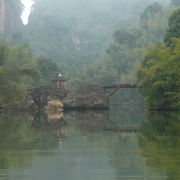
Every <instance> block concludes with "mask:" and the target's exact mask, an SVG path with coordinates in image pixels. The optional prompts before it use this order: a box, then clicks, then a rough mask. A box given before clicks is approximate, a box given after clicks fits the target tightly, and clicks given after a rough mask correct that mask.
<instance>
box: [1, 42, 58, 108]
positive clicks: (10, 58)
mask: <svg viewBox="0 0 180 180" xmlns="http://www.w3.org/2000/svg"><path fill="white" fill-rule="evenodd" d="M58 71H59V68H58V66H57V64H55V63H54V62H53V61H52V60H50V59H48V58H45V57H42V56H37V57H36V56H34V55H33V54H32V53H31V52H30V51H29V50H28V48H26V47H23V46H21V45H8V44H7V43H5V42H4V41H2V40H1V41H0V84H1V86H0V105H2V104H6V103H9V102H13V101H17V100H22V99H23V98H24V97H25V96H26V93H27V88H31V87H33V86H37V85H38V86H39V85H40V84H47V83H49V80H50V78H51V77H52V76H53V75H54V73H55V72H58ZM46 75H47V76H46Z"/></svg>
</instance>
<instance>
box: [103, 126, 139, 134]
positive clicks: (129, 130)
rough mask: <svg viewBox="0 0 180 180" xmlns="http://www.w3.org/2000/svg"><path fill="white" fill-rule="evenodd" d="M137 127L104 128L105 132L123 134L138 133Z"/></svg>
mask: <svg viewBox="0 0 180 180" xmlns="http://www.w3.org/2000/svg"><path fill="white" fill-rule="evenodd" d="M138 129H139V128H138V127H130V126H122V127H112V128H111V127H110V128H105V129H104V130H106V131H115V132H116V131H118V132H125V133H133V132H137V131H138Z"/></svg>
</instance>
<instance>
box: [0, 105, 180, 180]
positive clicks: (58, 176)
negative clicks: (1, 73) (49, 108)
mask: <svg viewBox="0 0 180 180" xmlns="http://www.w3.org/2000/svg"><path fill="white" fill-rule="evenodd" d="M179 115H180V114H178V113H175V112H173V113H148V112H147V113H145V112H144V111H143V110H142V109H141V108H139V109H138V108H136V109H134V108H131V109H130V108H125V109H122V108H121V107H119V106H113V107H112V108H111V110H110V111H109V112H91V111H88V112H71V113H64V114H48V115H47V114H43V113H38V114H36V115H35V116H34V117H32V116H30V115H27V114H0V180H179V179H180V118H179ZM122 127H130V128H139V131H137V132H133V131H130V130H129V131H127V132H123V131H121V132H120V131H118V129H121V128H122Z"/></svg>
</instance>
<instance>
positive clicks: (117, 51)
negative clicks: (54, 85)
mask: <svg viewBox="0 0 180 180" xmlns="http://www.w3.org/2000/svg"><path fill="white" fill-rule="evenodd" d="M172 9H175V7H169V6H163V5H162V4H160V3H158V2H154V3H152V4H150V5H149V6H148V7H146V8H145V9H144V10H143V11H142V13H141V14H140V19H139V24H138V25H137V26H136V27H134V28H127V29H119V30H116V31H115V33H114V42H113V43H112V44H111V45H110V46H109V47H108V48H107V50H106V53H105V54H104V56H102V57H101V58H100V59H99V60H98V61H97V62H95V63H94V64H90V65H89V66H87V68H85V69H84V70H83V72H80V73H79V72H77V76H75V77H76V80H75V83H74V84H76V82H77V81H81V80H84V81H91V82H103V83H111V82H126V83H127V82H136V79H137V78H136V77H137V76H136V71H137V66H138V64H139V63H140V62H141V61H142V60H143V58H144V55H145V53H146V51H147V49H148V48H149V47H152V46H153V45H154V44H156V43H158V42H163V39H164V35H165V33H166V29H167V27H168V17H169V15H170V14H171V13H172Z"/></svg>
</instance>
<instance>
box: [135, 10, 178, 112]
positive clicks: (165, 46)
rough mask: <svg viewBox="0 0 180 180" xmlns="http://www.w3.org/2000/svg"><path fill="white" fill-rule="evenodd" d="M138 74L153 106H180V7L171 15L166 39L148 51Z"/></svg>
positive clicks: (151, 106)
mask: <svg viewBox="0 0 180 180" xmlns="http://www.w3.org/2000/svg"><path fill="white" fill-rule="evenodd" d="M138 77H139V87H140V90H141V92H142V94H143V95H144V97H145V99H146V101H147V103H148V105H149V106H150V108H154V109H180V9H178V10H177V11H175V12H174V13H173V15H171V17H170V19H169V28H168V30H167V33H166V36H165V42H164V43H162V44H159V45H156V46H155V47H153V48H152V49H150V50H149V51H148V53H147V55H146V56H145V58H144V60H143V62H142V64H141V67H140V69H139V73H138Z"/></svg>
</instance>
